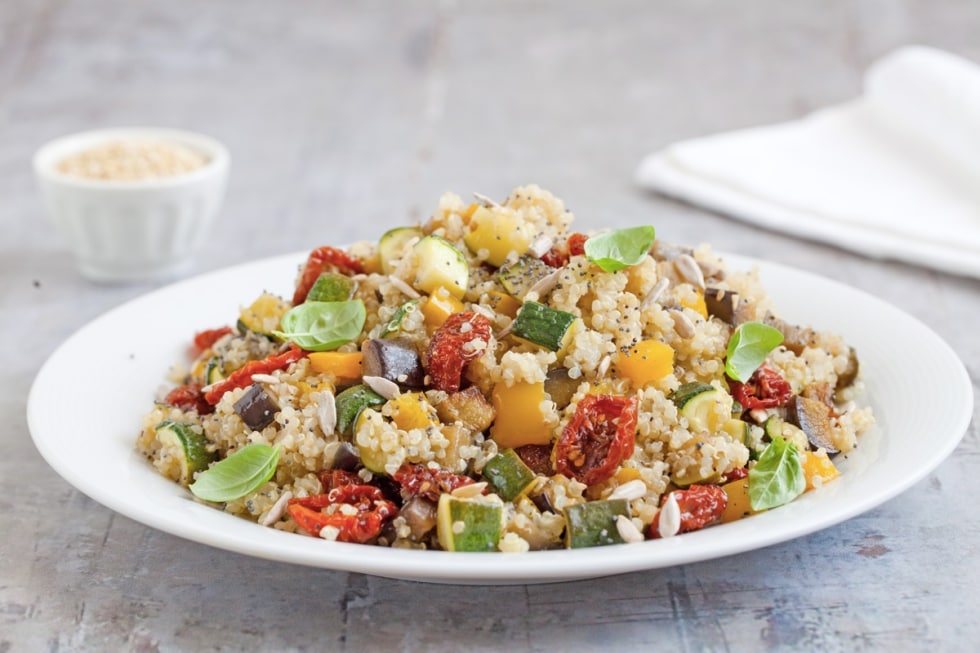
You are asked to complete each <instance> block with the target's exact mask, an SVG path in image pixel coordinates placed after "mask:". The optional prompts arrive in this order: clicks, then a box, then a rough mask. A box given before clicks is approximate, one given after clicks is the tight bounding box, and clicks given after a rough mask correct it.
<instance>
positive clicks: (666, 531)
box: [657, 492, 681, 537]
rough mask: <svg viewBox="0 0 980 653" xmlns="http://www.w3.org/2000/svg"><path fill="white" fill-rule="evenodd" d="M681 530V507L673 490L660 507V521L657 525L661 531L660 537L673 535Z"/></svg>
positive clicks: (659, 531) (658, 530)
mask: <svg viewBox="0 0 980 653" xmlns="http://www.w3.org/2000/svg"><path fill="white" fill-rule="evenodd" d="M680 530H681V507H680V506H679V505H677V498H676V497H675V496H674V493H673V492H671V493H670V494H668V495H667V500H666V501H665V502H664V505H663V506H662V507H661V508H660V523H659V524H658V525H657V532H658V533H660V537H673V536H674V535H677V533H678V532H680Z"/></svg>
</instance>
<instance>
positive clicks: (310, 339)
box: [273, 299, 367, 351]
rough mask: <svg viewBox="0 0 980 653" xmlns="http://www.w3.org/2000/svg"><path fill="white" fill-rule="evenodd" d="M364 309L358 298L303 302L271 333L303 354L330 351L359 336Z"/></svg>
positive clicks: (365, 317) (364, 316)
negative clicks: (297, 346)
mask: <svg viewBox="0 0 980 653" xmlns="http://www.w3.org/2000/svg"><path fill="white" fill-rule="evenodd" d="M365 319H367V310H366V309H365V308H364V302H362V301H361V300H360V299H352V300H350V301H346V302H309V301H307V302H303V303H302V304H300V305H299V306H294V307H293V308H291V309H289V310H288V311H286V314H285V315H283V316H282V320H281V321H280V326H281V328H282V331H274V332H273V333H274V334H275V335H276V336H278V337H280V338H283V339H284V340H291V341H293V342H295V343H296V344H297V345H299V346H300V347H301V348H303V349H305V350H306V351H330V350H331V349H336V348H337V347H340V346H341V345H343V344H346V343H348V342H350V341H351V340H353V339H354V338H356V337H357V336H359V335H360V334H361V329H363V328H364V320H365Z"/></svg>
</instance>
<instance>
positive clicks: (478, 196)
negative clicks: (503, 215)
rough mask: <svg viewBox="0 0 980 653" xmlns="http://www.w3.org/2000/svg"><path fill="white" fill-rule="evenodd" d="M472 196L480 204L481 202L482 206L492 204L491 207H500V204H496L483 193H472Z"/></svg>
mask: <svg viewBox="0 0 980 653" xmlns="http://www.w3.org/2000/svg"><path fill="white" fill-rule="evenodd" d="M473 197H475V198H476V201H478V202H480V203H481V204H483V206H486V207H490V206H492V207H494V208H498V209H499V208H500V204H498V203H497V202H495V201H493V200H492V199H490V198H489V197H487V196H486V195H484V194H483V193H473Z"/></svg>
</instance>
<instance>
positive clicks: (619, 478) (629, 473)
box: [616, 467, 640, 485]
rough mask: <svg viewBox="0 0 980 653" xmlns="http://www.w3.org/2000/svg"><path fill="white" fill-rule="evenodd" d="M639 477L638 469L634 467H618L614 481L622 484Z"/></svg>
mask: <svg viewBox="0 0 980 653" xmlns="http://www.w3.org/2000/svg"><path fill="white" fill-rule="evenodd" d="M638 478H640V470H638V469H637V468H635V467H620V468H619V471H618V472H616V482H617V483H619V484H620V485H622V484H623V483H629V482H630V481H635V480H636V479H638Z"/></svg>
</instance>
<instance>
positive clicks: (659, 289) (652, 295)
mask: <svg viewBox="0 0 980 653" xmlns="http://www.w3.org/2000/svg"><path fill="white" fill-rule="evenodd" d="M669 285H670V279H667V278H666V277H665V278H663V279H661V280H660V281H658V282H657V284H656V285H655V286H654V287H653V288H651V289H650V292H648V293H647V296H646V297H644V298H643V303H642V304H641V305H640V308H649V307H651V306H653V305H654V304H656V303H657V301H659V300H660V297H661V296H662V295H663V294H664V291H665V290H667V287H668V286H669Z"/></svg>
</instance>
